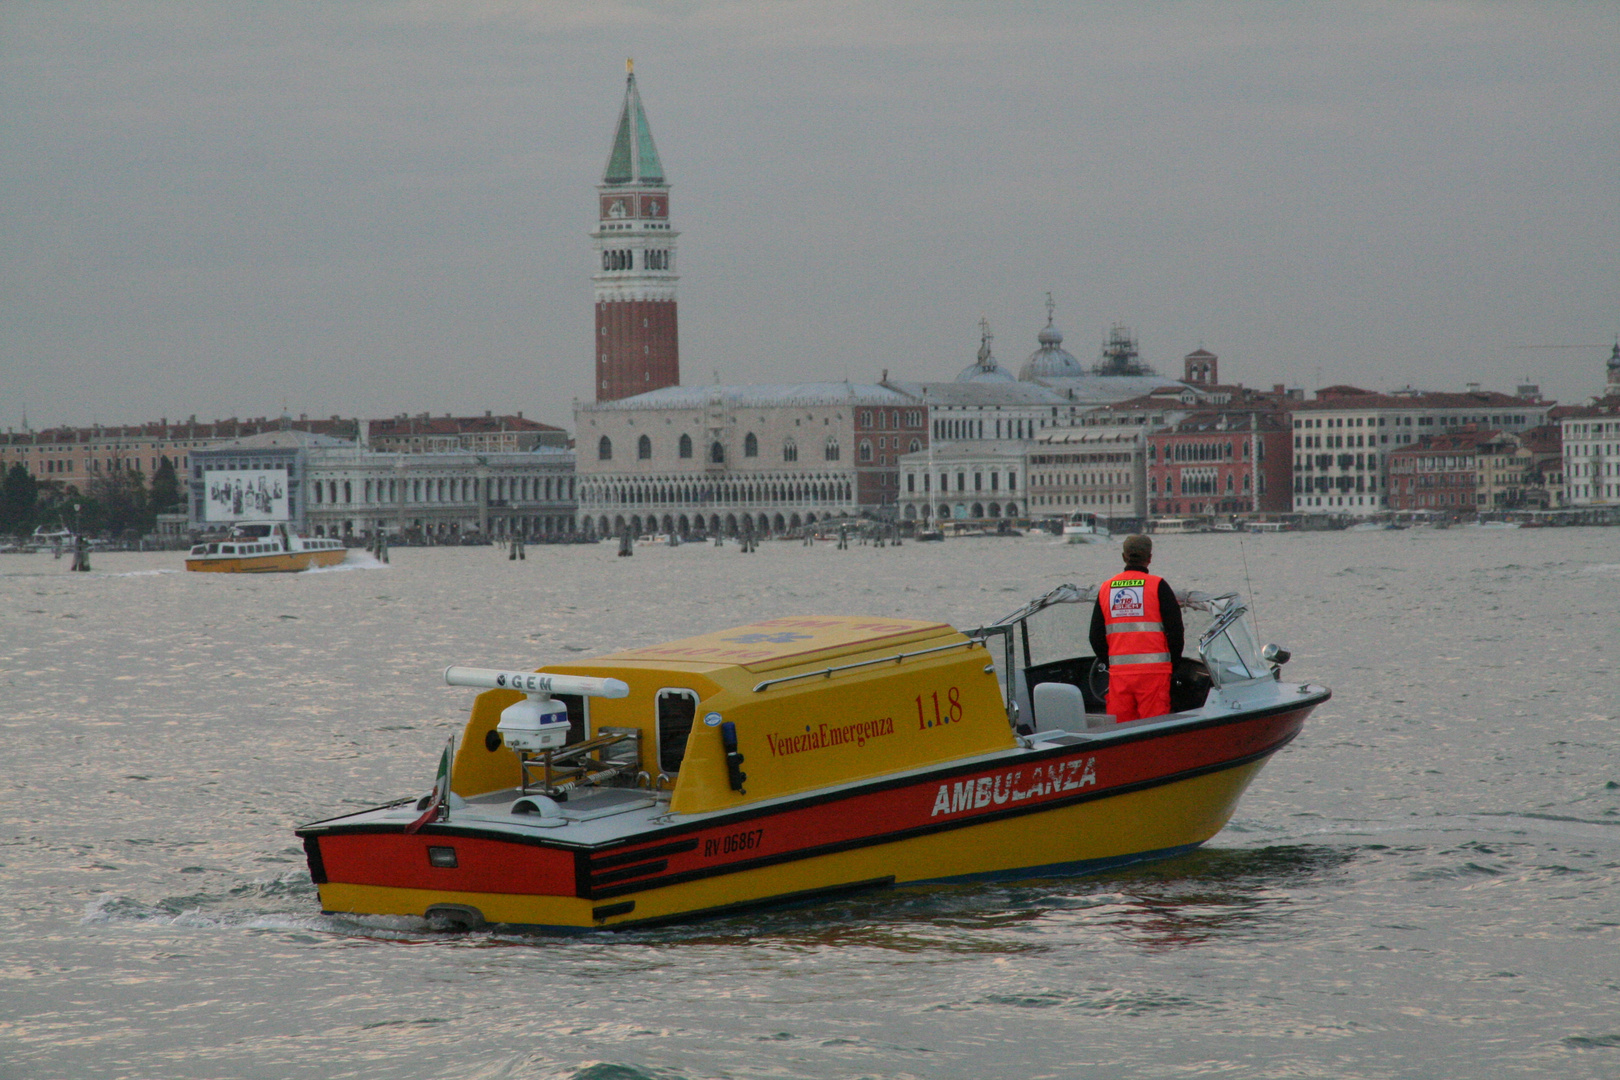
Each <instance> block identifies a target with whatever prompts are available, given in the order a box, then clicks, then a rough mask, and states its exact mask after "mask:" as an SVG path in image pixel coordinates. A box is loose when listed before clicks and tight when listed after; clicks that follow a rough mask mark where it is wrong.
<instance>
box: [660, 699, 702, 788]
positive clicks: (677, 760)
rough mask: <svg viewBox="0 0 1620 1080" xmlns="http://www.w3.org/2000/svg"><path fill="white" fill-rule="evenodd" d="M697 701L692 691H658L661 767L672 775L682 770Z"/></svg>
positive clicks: (695, 713) (695, 714)
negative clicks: (682, 760)
mask: <svg viewBox="0 0 1620 1080" xmlns="http://www.w3.org/2000/svg"><path fill="white" fill-rule="evenodd" d="M697 703H698V696H697V694H695V693H694V692H692V691H691V690H660V691H658V768H659V770H660V771H662V772H666V773H668V774H669V775H671V776H674V775H675V774H676V773H678V772H680V771H681V759H682V758H683V757H685V756H686V739H687V736H689V735H690V734H691V733H692V719H693V718H694V717H695V716H697Z"/></svg>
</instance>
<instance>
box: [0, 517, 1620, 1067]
mask: <svg viewBox="0 0 1620 1080" xmlns="http://www.w3.org/2000/svg"><path fill="white" fill-rule="evenodd" d="M529 554H530V558H529V559H528V560H526V561H524V562H520V563H513V562H509V561H507V560H506V559H505V558H504V557H502V556H501V555H500V553H499V552H498V551H496V550H495V549H490V548H480V549H438V550H421V549H397V550H396V551H395V552H394V563H393V565H392V566H390V567H386V568H384V567H371V568H348V567H345V568H340V569H335V570H330V571H323V572H315V573H308V574H300V575H286V576H271V577H244V576H235V575H215V574H186V573H183V572H175V571H176V569H177V568H178V567H179V565H180V557H179V556H178V555H176V554H162V555H158V554H128V555H115V554H105V555H97V556H96V560H95V561H96V572H94V573H91V574H71V573H68V572H67V561H66V560H63V561H61V562H55V561H53V560H52V559H51V558H50V557H49V556H48V555H38V556H4V557H0V731H3V733H4V734H3V739H4V742H3V746H4V749H5V756H4V762H3V767H0V902H3V906H0V1077H5V1078H27V1080H47V1078H81V1077H98V1078H115V1077H116V1078H147V1077H151V1078H215V1077H218V1078H227V1077H229V1078H257V1077H264V1078H322V1080H325V1078H333V1077H350V1076H354V1077H368V1078H369V1077H387V1078H417V1077H420V1078H428V1077H434V1078H436V1077H457V1078H467V1080H483V1078H496V1077H510V1078H529V1077H566V1078H573V1080H623V1078H655V1077H656V1078H694V1080H695V1078H708V1077H749V1078H752V1077H783V1078H798V1077H817V1078H820V1077H839V1078H841V1077H857V1076H861V1077H1118V1076H1126V1075H1129V1076H1136V1077H1177V1078H1180V1077H1189V1076H1232V1077H1258V1076H1268V1077H1380V1078H1381V1077H1401V1078H1408V1077H1469V1078H1473V1077H1520V1076H1556V1077H1600V1076H1608V1077H1614V1076H1620V888H1617V886H1620V737H1617V733H1616V724H1617V720H1620V704H1617V697H1620V676H1617V673H1616V670H1615V668H1616V655H1617V652H1620V649H1617V646H1620V530H1614V529H1608V530H1605V529H1561V530H1537V531H1512V530H1478V529H1453V530H1449V531H1444V532H1431V531H1418V530H1413V531H1408V532H1399V533H1393V532H1392V533H1340V534H1333V535H1298V536H1251V537H1246V538H1244V539H1243V541H1242V548H1241V549H1240V548H1239V540H1238V538H1237V537H1233V536H1199V537H1184V538H1165V539H1162V540H1161V541H1160V543H1159V552H1158V558H1157V559H1156V561H1155V568H1156V569H1159V570H1161V571H1162V572H1163V573H1165V574H1166V576H1168V577H1169V578H1170V579H1171V581H1172V582H1173V583H1175V584H1177V585H1178V586H1187V587H1207V588H1220V587H1227V588H1230V587H1237V588H1240V589H1243V588H1245V586H1244V558H1245V557H1246V560H1247V564H1248V571H1249V574H1250V575H1251V576H1252V580H1253V584H1254V590H1253V592H1254V594H1255V596H1256V599H1257V604H1258V609H1257V610H1258V616H1259V624H1260V629H1261V632H1262V636H1263V637H1264V638H1265V639H1266V640H1275V641H1280V642H1282V643H1284V644H1285V645H1288V646H1289V647H1291V648H1292V649H1293V651H1294V660H1293V662H1292V664H1291V665H1290V667H1289V672H1290V674H1291V675H1293V676H1294V677H1296V678H1309V679H1310V680H1311V681H1314V682H1322V683H1326V684H1328V685H1330V686H1332V687H1333V689H1334V691H1335V695H1336V696H1335V697H1334V699H1333V701H1331V702H1329V703H1328V705H1327V706H1325V707H1324V708H1322V709H1321V710H1319V711H1318V712H1317V713H1316V715H1315V716H1314V717H1313V719H1312V720H1311V722H1310V723H1309V724H1308V725H1307V727H1306V729H1305V732H1304V734H1303V735H1302V736H1301V737H1300V738H1299V739H1298V740H1297V741H1296V742H1294V743H1293V744H1292V745H1290V746H1289V747H1288V748H1286V749H1285V750H1284V751H1283V752H1282V753H1281V754H1279V755H1278V756H1277V758H1276V759H1274V760H1273V761H1272V763H1271V764H1270V765H1269V766H1268V767H1267V769H1266V770H1265V771H1264V772H1263V773H1262V774H1261V775H1260V777H1259V779H1258V781H1257V782H1256V784H1255V786H1254V787H1253V788H1251V790H1250V792H1249V794H1248V796H1247V798H1246V799H1245V801H1244V802H1243V803H1242V804H1241V805H1240V807H1239V809H1238V813H1237V816H1236V818H1235V819H1234V821H1233V824H1232V825H1231V826H1230V827H1229V828H1228V829H1227V830H1226V831H1225V832H1223V833H1222V834H1221V835H1220V836H1218V837H1216V839H1215V840H1214V841H1213V842H1212V843H1211V844H1210V845H1208V846H1207V847H1206V848H1205V849H1204V850H1202V851H1201V852H1199V853H1197V854H1195V855H1193V856H1190V857H1187V858H1184V859H1181V860H1178V861H1175V862H1170V863H1163V864H1159V865H1157V866H1155V867H1153V868H1151V869H1148V870H1142V871H1137V872H1132V873H1121V874H1115V875H1110V876H1105V877H1096V878H1082V879H1072V880H1055V881H1033V882H1027V883H1022V884H1018V885H1015V886H1007V885H983V886H972V887H929V888H908V889H902V890H898V891H896V892H892V893H887V894H878V895H872V896H866V897H862V898H860V899H857V900H854V901H840V902H836V903H825V904H819V905H814V906H808V907H801V908H797V909H791V910H778V911H771V912H765V913H756V914H751V915H747V916H741V917H736V918H731V919H725V920H720V921H715V922H708V923H702V924H698V925H695V926H688V927H684V928H675V929H664V930H659V931H655V932H651V931H649V932H641V933H631V934H625V935H619V936H610V935H602V936H594V935H593V936H587V937H583V938H577V939H567V940H558V939H546V938H524V937H518V936H510V935H501V934H494V933H478V934H469V935H444V936H439V935H435V934H432V933H428V932H426V931H425V930H424V928H422V927H421V926H418V925H415V924H412V923H410V922H409V921H398V922H390V921H386V920H372V921H365V920H351V919H342V918H333V917H327V916H322V915H321V914H320V913H319V910H318V907H319V905H318V902H317V898H316V895H315V891H314V888H313V886H312V885H311V884H310V881H309V876H308V873H307V871H306V870H305V867H304V865H303V860H302V856H301V851H300V848H299V847H298V845H297V843H296V841H295V840H294V838H293V836H292V832H291V830H292V829H293V827H294V826H295V825H296V824H298V823H300V822H303V821H307V820H312V819H315V818H319V817H325V816H329V815H331V814H333V813H335V812H337V811H340V810H342V809H344V808H347V807H358V806H362V805H369V804H373V803H376V802H380V801H384V800H386V799H390V798H393V797H396V796H400V795H404V794H410V793H414V792H417V791H421V790H425V789H426V787H427V786H428V784H429V783H430V782H431V779H430V778H431V773H432V770H433V765H434V763H435V761H436V759H437V754H438V749H439V747H440V746H441V745H442V743H443V740H444V738H445V736H446V734H447V733H448V732H449V731H450V730H451V728H452V726H454V725H459V724H460V722H461V719H462V716H463V711H464V709H465V708H466V706H467V705H468V703H469V701H470V695H469V693H468V692H467V691H463V690H456V689H450V688H445V687H443V686H441V685H439V677H438V673H439V671H440V670H441V669H442V668H443V667H444V666H445V665H446V664H449V663H453V662H459V663H476V664H489V665H497V664H498V665H502V666H507V665H510V666H518V665H527V664H534V663H539V662H543V661H545V660H547V659H551V658H557V657H564V656H570V655H575V654H579V653H591V652H596V651H601V650H606V649H609V648H615V647H621V646H628V645H633V644H638V643H647V642H653V641H657V640H662V639H665V638H669V637H674V636H679V635H682V634H687V633H693V632H699V631H704V630H709V629H714V628H718V627H722V626H727V625H731V624H734V623H737V622H742V621H746V620H750V619H753V618H757V617H768V616H775V615H781V614H787V613H794V612H846V613H859V614H874V615H900V616H908V617H919V618H941V619H946V620H950V621H952V622H955V623H957V624H958V625H973V624H977V623H979V622H982V621H984V620H986V619H990V618H994V617H996V616H999V615H1001V614H1004V613H1005V612H1007V611H1009V610H1011V609H1012V608H1013V607H1015V606H1017V604H1018V603H1020V602H1021V601H1022V600H1023V599H1025V598H1026V597H1028V596H1030V595H1033V594H1034V593H1036V592H1038V591H1042V590H1044V589H1045V588H1047V587H1048V586H1050V585H1052V584H1055V583H1056V582H1058V581H1064V580H1073V581H1078V582H1088V581H1093V580H1096V579H1098V578H1099V577H1101V576H1102V575H1103V574H1105V573H1107V572H1111V571H1112V570H1113V569H1114V568H1115V567H1116V565H1117V564H1116V562H1115V558H1114V549H1113V548H1112V547H1106V548H1105V547H1100V546H1099V547H1084V548H1082V547H1070V546H1066V545H1062V544H1058V543H1055V542H1052V541H1050V540H1041V539H1033V538H1026V539H1023V540H989V539H986V540H970V541H953V542H950V543H946V544H944V545H918V544H908V545H906V546H904V547H902V548H899V549H873V548H855V549H853V550H849V551H842V552H841V551H836V550H833V549H831V548H828V547H823V548H816V549H812V550H806V549H805V548H802V547H800V546H798V545H796V544H766V545H764V546H762V547H761V548H760V549H759V551H758V552H757V553H756V554H752V555H745V554H742V553H741V552H739V551H738V550H737V549H736V548H726V549H723V550H716V549H714V548H712V547H705V546H699V545H689V546H686V547H682V548H679V549H676V550H673V551H671V550H668V549H662V548H659V549H651V548H643V549H639V550H638V551H637V553H636V556H635V557H634V558H632V559H619V558H616V557H615V555H614V548H613V547H611V546H608V545H603V546H600V547H589V548H555V549H547V548H536V549H531V550H530V553H529Z"/></svg>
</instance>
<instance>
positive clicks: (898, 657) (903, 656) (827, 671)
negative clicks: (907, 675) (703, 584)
mask: <svg viewBox="0 0 1620 1080" xmlns="http://www.w3.org/2000/svg"><path fill="white" fill-rule="evenodd" d="M983 644H984V638H982V637H970V638H967V639H966V640H964V641H953V642H951V643H950V644H949V645H936V646H934V647H933V648H932V649H918V650H917V651H916V652H903V653H895V654H894V655H893V656H880V657H878V658H877V659H875V660H858V661H856V662H855V663H853V664H838V665H836V666H834V667H827V668H822V669H821V670H820V671H802V672H800V673H799V674H797V675H783V676H782V677H781V678H779V679H766V680H765V681H764V682H762V683H758V684H757V685H755V687H754V693H756V694H757V693H759V692H760V691H761V690H764V689H765V688H766V687H767V686H775V685H777V684H778V683H785V682H793V681H794V680H795V679H809V678H814V677H815V676H817V675H820V676H823V677H824V678H829V679H830V678H832V676H833V672H835V671H850V670H853V669H855V668H863V667H871V666H873V665H874V664H889V663H894V664H898V663H900V662H901V661H902V660H909V659H911V658H912V657H913V656H927V655H928V654H929V653H937V652H945V651H946V650H948V649H960V648H962V647H963V646H966V647H968V648H970V649H971V648H972V647H973V646H975V645H983Z"/></svg>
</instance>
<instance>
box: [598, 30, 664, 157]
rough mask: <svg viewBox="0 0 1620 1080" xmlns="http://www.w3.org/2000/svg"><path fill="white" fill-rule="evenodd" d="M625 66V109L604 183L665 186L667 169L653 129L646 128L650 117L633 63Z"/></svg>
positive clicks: (614, 137)
mask: <svg viewBox="0 0 1620 1080" xmlns="http://www.w3.org/2000/svg"><path fill="white" fill-rule="evenodd" d="M624 66H625V80H624V108H623V109H622V110H621V111H620V113H619V128H618V130H617V131H615V132H614V133H613V152H612V153H611V154H609V155H608V163H607V170H606V171H605V172H603V173H602V183H604V184H662V183H664V166H663V163H662V162H660V161H659V160H658V147H656V146H654V145H653V137H652V128H650V127H648V126H647V113H646V112H645V111H644V110H643V109H642V107H641V95H640V94H639V93H638V92H637V91H636V71H635V64H634V61H630V60H626V61H625V62H624Z"/></svg>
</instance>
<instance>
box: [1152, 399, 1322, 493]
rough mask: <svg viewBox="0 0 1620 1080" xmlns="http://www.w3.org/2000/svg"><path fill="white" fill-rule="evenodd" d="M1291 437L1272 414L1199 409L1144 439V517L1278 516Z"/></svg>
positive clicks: (1277, 414)
mask: <svg viewBox="0 0 1620 1080" xmlns="http://www.w3.org/2000/svg"><path fill="white" fill-rule="evenodd" d="M1288 440H1289V432H1288V429H1287V427H1286V426H1285V421H1284V419H1283V416H1282V414H1281V413H1280V412H1278V411H1277V409H1276V407H1275V406H1273V407H1271V408H1268V409H1261V408H1249V409H1246V410H1241V411H1233V410H1230V409H1199V410H1197V411H1194V412H1191V413H1189V414H1188V415H1186V416H1184V417H1182V418H1181V419H1180V420H1178V421H1176V422H1175V423H1173V424H1170V425H1168V426H1166V427H1163V428H1160V429H1158V430H1156V431H1153V432H1152V433H1150V434H1149V435H1148V437H1147V444H1148V449H1147V469H1148V496H1147V497H1148V512H1149V513H1151V514H1153V515H1156V516H1162V515H1170V516H1180V515H1183V514H1255V513H1282V512H1285V511H1287V510H1288V509H1289V505H1290V502H1291V501H1292V499H1293V493H1292V491H1291V489H1290V486H1289V476H1290V470H1291V459H1290V457H1289V446H1288Z"/></svg>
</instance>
